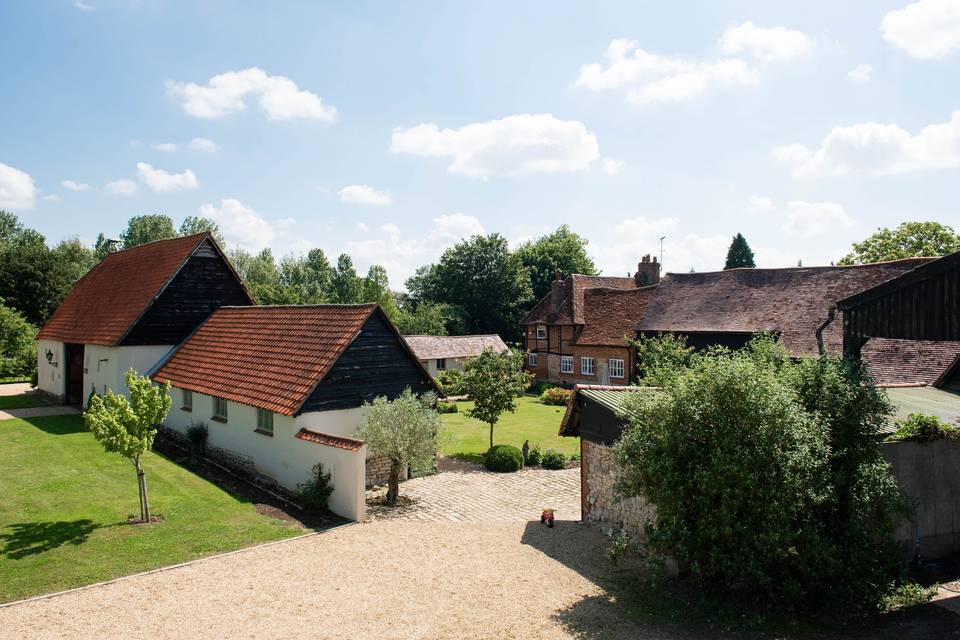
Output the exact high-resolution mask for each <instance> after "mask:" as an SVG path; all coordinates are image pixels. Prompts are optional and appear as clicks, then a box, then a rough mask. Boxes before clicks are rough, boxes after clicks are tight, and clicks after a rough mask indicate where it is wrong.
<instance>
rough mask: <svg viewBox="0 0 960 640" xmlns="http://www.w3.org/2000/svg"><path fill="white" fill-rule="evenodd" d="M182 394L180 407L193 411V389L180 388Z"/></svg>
mask: <svg viewBox="0 0 960 640" xmlns="http://www.w3.org/2000/svg"><path fill="white" fill-rule="evenodd" d="M181 393H182V394H183V406H182V407H181V409H183V410H184V411H193V391H190V389H181Z"/></svg>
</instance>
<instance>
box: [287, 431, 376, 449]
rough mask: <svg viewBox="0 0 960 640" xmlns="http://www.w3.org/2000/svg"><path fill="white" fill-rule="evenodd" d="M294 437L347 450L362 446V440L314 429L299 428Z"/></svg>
mask: <svg viewBox="0 0 960 640" xmlns="http://www.w3.org/2000/svg"><path fill="white" fill-rule="evenodd" d="M294 437H295V438H299V439H300V440H306V441H307V442H316V443H317V444H322V445H325V446H328V447H336V448H337V449H346V450H347V451H359V450H360V447H362V446H363V440H356V439H354V438H346V437H344V436H335V435H333V434H330V433H321V432H320V431H314V430H313V429H300V431H297V433H296V435H295V436H294Z"/></svg>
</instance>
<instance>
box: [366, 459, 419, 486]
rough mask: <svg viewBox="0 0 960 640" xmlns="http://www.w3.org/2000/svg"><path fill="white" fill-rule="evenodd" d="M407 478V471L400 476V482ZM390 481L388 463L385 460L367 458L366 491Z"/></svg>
mask: <svg viewBox="0 0 960 640" xmlns="http://www.w3.org/2000/svg"><path fill="white" fill-rule="evenodd" d="M408 476H409V469H407V470H404V471H403V472H402V473H401V474H400V481H401V482H402V481H404V480H406V479H407V477H408ZM389 479H390V461H389V460H388V459H387V458H367V489H369V488H370V487H376V486H379V485H383V484H387V480H389Z"/></svg>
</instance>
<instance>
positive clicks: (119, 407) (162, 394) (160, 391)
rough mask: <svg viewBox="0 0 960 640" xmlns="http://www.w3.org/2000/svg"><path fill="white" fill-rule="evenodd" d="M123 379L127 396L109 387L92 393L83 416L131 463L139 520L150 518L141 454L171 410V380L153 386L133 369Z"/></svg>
mask: <svg viewBox="0 0 960 640" xmlns="http://www.w3.org/2000/svg"><path fill="white" fill-rule="evenodd" d="M124 380H125V381H126V383H127V388H128V389H129V390H130V398H129V400H128V399H127V397H126V396H123V395H117V394H115V393H114V392H113V391H110V390H107V393H106V394H105V395H102V396H101V395H97V394H93V395H91V397H90V402H89V403H88V406H87V410H86V411H85V412H84V414H83V419H84V422H85V423H86V425H87V428H88V429H89V430H90V432H91V433H92V434H93V437H94V438H96V439H97V440H98V441H99V442H100V444H102V445H103V448H104V449H106V450H107V451H108V452H110V453H119V454H120V455H122V456H123V457H124V458H126V459H127V460H129V461H130V462H131V464H133V467H134V469H136V471H137V488H138V489H139V491H140V520H141V521H143V522H150V503H149V502H148V500H147V482H146V479H145V477H144V472H143V466H142V465H141V464H140V457H141V456H142V455H143V454H144V453H145V452H146V451H147V450H148V449H150V446H151V445H152V444H153V439H154V438H155V437H156V435H157V425H158V424H160V423H162V422H163V421H164V419H165V418H166V417H167V412H168V411H169V410H170V404H171V402H172V401H171V400H170V394H169V391H170V384H169V383H164V384H163V385H162V386H156V385H154V384H153V383H152V382H151V381H150V378H148V377H146V376H141V375H139V374H138V373H137V372H136V371H135V370H133V369H130V370H129V371H127V373H126V375H125V376H124Z"/></svg>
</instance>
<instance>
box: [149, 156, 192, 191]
mask: <svg viewBox="0 0 960 640" xmlns="http://www.w3.org/2000/svg"><path fill="white" fill-rule="evenodd" d="M137 173H139V174H140V180H142V181H143V183H144V184H146V185H147V186H148V187H150V188H151V189H152V190H154V191H180V190H182V189H196V188H197V186H198V185H199V183H198V182H197V176H195V175H194V173H193V171H191V170H190V169H186V170H185V171H183V172H182V173H169V172H167V171H164V170H163V169H155V168H154V167H153V166H152V165H149V164H147V163H146V162H138V163H137Z"/></svg>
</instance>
